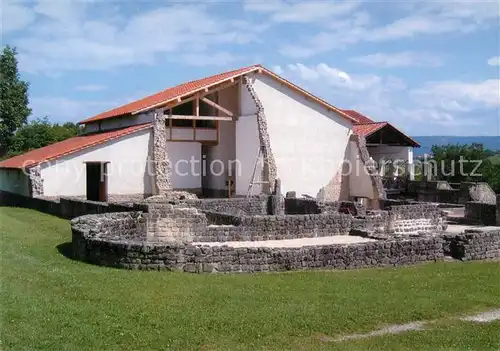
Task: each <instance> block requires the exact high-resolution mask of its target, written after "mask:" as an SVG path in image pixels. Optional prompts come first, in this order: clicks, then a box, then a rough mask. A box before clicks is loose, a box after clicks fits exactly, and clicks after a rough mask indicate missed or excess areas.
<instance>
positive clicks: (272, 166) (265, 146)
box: [243, 76, 278, 194]
mask: <svg viewBox="0 0 500 351" xmlns="http://www.w3.org/2000/svg"><path fill="white" fill-rule="evenodd" d="M243 84H244V85H245V87H246V88H247V90H248V92H249V93H250V96H251V97H252V99H253V101H254V102H255V106H256V107H257V128H258V130H259V141H260V146H261V147H262V152H263V158H264V161H265V163H264V172H267V179H266V181H268V182H269V194H271V193H272V192H273V190H274V184H275V180H276V178H277V173H278V170H277V166H276V161H275V159H274V155H273V152H272V150H271V142H270V140H269V133H268V131H267V120H266V115H265V113H264V106H263V105H262V102H261V101H260V99H259V97H258V95H257V93H256V91H255V89H254V88H253V86H252V84H253V82H252V81H251V79H250V78H248V77H247V76H245V77H244V78H243Z"/></svg>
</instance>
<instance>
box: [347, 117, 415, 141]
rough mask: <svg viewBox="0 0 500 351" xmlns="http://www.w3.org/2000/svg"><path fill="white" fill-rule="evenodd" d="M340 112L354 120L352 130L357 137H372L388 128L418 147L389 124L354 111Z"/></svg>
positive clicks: (408, 137)
mask: <svg viewBox="0 0 500 351" xmlns="http://www.w3.org/2000/svg"><path fill="white" fill-rule="evenodd" d="M342 111H343V112H345V113H346V114H348V115H349V116H351V117H352V118H354V119H356V124H355V125H354V127H353V128H352V130H353V131H354V133H355V134H357V135H360V136H363V137H365V138H368V137H369V136H371V135H373V134H374V133H376V132H378V131H379V130H381V129H383V128H390V129H391V131H392V132H393V133H394V132H395V133H397V134H399V135H400V136H401V137H402V138H403V139H405V140H406V141H407V142H408V143H409V144H410V145H412V146H413V147H420V144H419V143H417V142H416V141H415V140H414V139H412V138H411V137H410V136H408V135H406V134H405V133H403V132H402V131H400V130H399V129H398V128H396V127H395V126H393V125H392V124H391V123H389V122H375V121H374V120H373V119H371V118H369V117H367V116H365V115H363V114H361V113H359V112H358V111H354V110H342Z"/></svg>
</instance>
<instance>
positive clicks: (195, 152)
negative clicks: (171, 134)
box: [167, 141, 202, 189]
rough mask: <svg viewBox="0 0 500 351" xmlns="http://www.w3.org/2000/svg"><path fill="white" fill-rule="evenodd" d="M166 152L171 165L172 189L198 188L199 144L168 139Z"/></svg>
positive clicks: (199, 167) (199, 185)
mask: <svg viewBox="0 0 500 351" xmlns="http://www.w3.org/2000/svg"><path fill="white" fill-rule="evenodd" d="M167 153H168V158H169V160H170V162H171V165H172V187H173V188H174V189H200V188H201V174H202V173H201V144H200V143H196V142H175V141H169V142H167Z"/></svg>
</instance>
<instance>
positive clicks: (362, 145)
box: [355, 135, 387, 199]
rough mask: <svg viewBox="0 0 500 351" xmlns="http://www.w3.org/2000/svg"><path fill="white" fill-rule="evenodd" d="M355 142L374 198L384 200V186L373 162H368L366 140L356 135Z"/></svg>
mask: <svg viewBox="0 0 500 351" xmlns="http://www.w3.org/2000/svg"><path fill="white" fill-rule="evenodd" d="M355 140H356V144H357V146H358V148H359V155H360V157H361V161H363V164H364V165H365V167H366V169H367V170H368V173H369V174H370V178H371V180H372V185H373V190H374V195H375V196H376V198H375V199H385V198H386V197H387V196H386V194H385V190H384V185H383V184H382V177H381V176H380V174H379V172H378V170H377V165H376V163H375V161H372V160H370V154H369V152H368V148H367V147H366V139H365V138H364V137H363V136H359V135H358V136H357V138H355Z"/></svg>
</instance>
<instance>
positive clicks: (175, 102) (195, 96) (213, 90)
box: [163, 80, 238, 111]
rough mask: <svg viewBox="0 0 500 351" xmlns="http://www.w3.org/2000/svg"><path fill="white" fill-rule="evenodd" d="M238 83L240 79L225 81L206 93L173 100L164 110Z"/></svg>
mask: <svg viewBox="0 0 500 351" xmlns="http://www.w3.org/2000/svg"><path fill="white" fill-rule="evenodd" d="M236 84H238V80H235V81H234V82H233V83H231V82H229V83H225V84H222V85H220V86H218V87H216V88H213V89H209V90H208V91H205V92H204V93H202V94H201V93H200V94H195V95H193V96H190V97H188V98H186V99H184V100H182V101H181V102H177V101H171V102H169V103H168V104H167V105H165V107H163V110H164V111H165V110H168V109H170V108H173V107H175V106H179V105H182V104H184V103H186V102H190V101H193V100H195V99H196V98H197V97H204V96H207V95H209V94H212V93H215V92H217V91H219V90H222V89H226V88H229V87H232V86H233V85H236Z"/></svg>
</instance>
